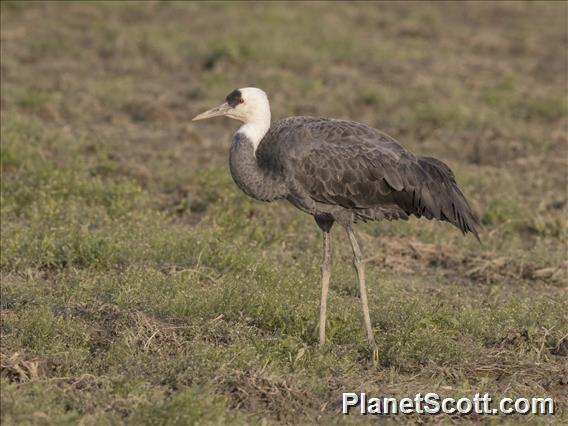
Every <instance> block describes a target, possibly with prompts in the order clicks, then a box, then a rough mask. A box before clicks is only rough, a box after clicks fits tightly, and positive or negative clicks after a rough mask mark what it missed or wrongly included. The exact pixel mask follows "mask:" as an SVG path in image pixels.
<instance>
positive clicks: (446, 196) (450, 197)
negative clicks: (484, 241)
mask: <svg viewBox="0 0 568 426" xmlns="http://www.w3.org/2000/svg"><path fill="white" fill-rule="evenodd" d="M418 167H419V168H420V170H417V172H416V174H417V178H418V179H417V180H418V182H419V184H418V185H417V186H416V187H414V188H412V189H409V190H407V191H401V192H398V193H397V194H399V195H398V196H397V201H398V203H399V205H401V207H403V208H404V209H405V210H406V211H407V213H408V214H413V215H415V216H418V217H420V216H425V217H427V218H428V219H439V220H443V221H446V222H449V223H451V224H452V225H454V226H455V227H457V228H458V229H460V230H461V231H462V232H463V233H464V234H466V233H468V232H471V233H472V234H473V235H474V236H475V238H477V240H478V241H480V240H479V234H478V232H477V228H478V226H479V219H478V218H477V215H476V214H475V212H474V211H473V210H472V208H471V207H470V205H469V203H468V202H467V200H466V199H465V197H464V195H463V193H462V192H461V191H460V189H459V188H458V186H457V184H456V180H455V177H454V174H453V172H452V171H451V170H450V168H449V167H448V166H447V165H445V164H444V163H443V162H441V161H440V160H437V159H435V158H431V157H419V158H418Z"/></svg>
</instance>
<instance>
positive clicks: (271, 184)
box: [229, 116, 479, 238]
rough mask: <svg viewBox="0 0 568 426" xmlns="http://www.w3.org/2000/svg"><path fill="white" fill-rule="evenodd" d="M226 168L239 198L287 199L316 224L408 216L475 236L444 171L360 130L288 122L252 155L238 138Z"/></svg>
mask: <svg viewBox="0 0 568 426" xmlns="http://www.w3.org/2000/svg"><path fill="white" fill-rule="evenodd" d="M229 164H230V170H231V174H232V176H233V179H234V181H235V183H236V184H237V185H238V186H239V188H241V189H242V190H243V191H244V192H245V193H246V194H248V195H249V196H251V197H253V198H256V199H259V200H262V201H274V200H278V199H287V200H288V201H289V202H290V203H292V204H293V205H294V206H296V207H297V208H299V209H301V210H302V211H304V212H306V213H309V214H311V215H312V216H314V217H315V218H316V221H317V222H318V224H319V225H320V226H331V224H333V222H338V223H340V224H341V225H343V226H349V225H350V224H351V223H354V222H361V221H368V220H381V219H388V220H394V219H403V220H406V219H408V217H409V216H410V215H414V216H416V217H422V216H424V217H426V218H428V219H438V220H442V221H446V222H449V223H451V224H452V225H454V226H456V227H457V228H459V229H460V230H461V231H462V232H463V233H464V234H465V233H467V232H471V233H473V234H474V235H475V236H476V237H477V238H479V237H478V234H477V230H476V226H477V225H478V219H477V217H476V215H475V213H474V212H473V211H472V209H471V208H470V206H469V204H468V202H467V201H466V199H465V197H464V196H463V194H462V192H461V191H460V189H459V188H458V186H457V184H456V181H455V178H454V174H453V173H452V171H451V170H450V169H449V167H448V166H446V165H445V164H444V163H442V162H441V161H439V160H436V159H434V158H429V157H417V156H415V155H414V154H412V153H411V152H409V151H408V150H406V149H405V148H404V147H403V146H402V145H401V144H400V143H399V142H398V141H396V140H395V139H394V138H392V137H390V136H388V135H387V134H385V133H383V132H381V131H379V130H376V129H374V128H371V127H369V126H366V125H365V124H361V123H356V122H352V121H345V120H335V119H329V118H318V117H305V116H299V117H289V118H285V119H282V120H280V121H277V122H275V123H274V124H273V125H272V126H271V127H270V129H269V130H268V132H267V133H266V134H265V135H264V137H263V138H262V140H261V141H260V143H259V144H258V147H257V149H256V151H255V149H254V145H253V143H252V142H251V141H250V140H248V139H247V137H246V135H245V134H243V133H239V132H237V133H236V134H235V135H234V136H233V139H232V142H231V149H230V157H229Z"/></svg>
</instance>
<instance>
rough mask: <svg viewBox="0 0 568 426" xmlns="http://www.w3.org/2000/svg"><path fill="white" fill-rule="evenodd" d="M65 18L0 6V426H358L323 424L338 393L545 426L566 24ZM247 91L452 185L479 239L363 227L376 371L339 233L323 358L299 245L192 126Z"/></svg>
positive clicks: (106, 6) (135, 15) (561, 399)
mask: <svg viewBox="0 0 568 426" xmlns="http://www.w3.org/2000/svg"><path fill="white" fill-rule="evenodd" d="M533 6H534V7H533ZM65 7H68V9H65V11H64V10H63V6H61V5H59V4H57V3H46V4H41V5H40V4H29V5H25V6H22V5H21V3H19V2H9V3H6V4H5V3H4V2H3V3H2V33H3V46H2V49H3V51H2V60H3V65H2V66H3V72H2V116H1V118H2V124H1V130H2V133H1V141H2V150H1V167H2V188H1V189H2V193H1V197H2V198H1V205H2V206H1V221H2V238H1V246H0V249H1V259H0V266H1V273H2V285H1V303H0V307H1V327H2V335H1V373H0V377H1V380H2V396H1V407H0V408H1V419H2V423H3V424H6V425H11V424H14V425H20V424H21V425H27V424H34V425H35V424H38V425H39V424H49V425H51V424H57V425H59V424H69V425H71V424H87V425H91V424H92V425H99V424H100V425H103V424H127V425H129V424H130V425H139V424H142V425H145V424H148V425H150V424H152V425H155V424H160V425H186V424H280V423H289V424H311V423H321V424H351V423H363V424H371V423H373V422H374V421H376V419H366V418H357V417H343V416H342V415H341V414H340V402H341V393H342V392H344V391H345V392H348V391H356V390H364V391H366V392H368V393H369V394H374V395H389V396H391V395H392V396H398V397H404V396H413V395H414V394H416V393H418V392H422V393H425V392H438V393H440V394H441V395H443V396H458V397H461V396H469V395H471V394H474V393H477V392H479V393H484V392H488V393H490V394H491V395H492V397H493V398H500V397H504V396H509V397H515V396H523V397H528V398H530V397H533V396H534V397H540V396H552V397H554V398H555V399H556V400H557V402H558V404H559V409H560V410H561V412H560V414H559V415H558V417H555V418H553V419H536V421H541V420H544V421H545V422H547V421H554V420H557V421H558V422H561V420H562V419H564V418H565V416H566V413H565V406H566V403H568V401H567V400H566V396H565V392H564V391H563V386H564V385H563V384H562V383H563V380H564V379H563V376H562V375H565V373H566V372H565V363H566V343H565V339H566V337H565V336H566V333H568V317H567V315H566V312H568V304H567V302H566V300H567V297H566V296H567V293H566V285H565V283H566V268H565V262H566V238H567V229H568V227H567V225H568V223H567V222H566V215H565V213H566V197H565V187H566V174H565V162H564V160H563V159H564V158H565V154H566V143H565V139H563V137H564V136H563V135H564V133H565V131H564V130H565V129H566V123H567V121H566V118H567V117H566V116H567V111H566V102H565V99H564V98H563V97H562V91H563V90H564V91H565V87H566V84H565V83H566V81H565V76H566V73H564V76H562V75H563V74H562V73H561V72H558V70H560V71H562V70H564V71H565V62H563V60H564V59H565V55H564V56H562V55H561V54H560V53H558V52H562V51H563V50H561V45H562V43H561V42H560V41H559V40H561V38H562V36H564V35H565V30H564V29H562V28H563V27H562V22H561V21H562V19H561V17H562V16H561V15H562V13H561V12H563V11H565V5H559V4H556V5H553V4H538V5H522V4H515V3H507V4H497V3H496V4H485V5H481V4H480V5H474V4H470V5H467V6H466V7H468V8H469V9H468V11H469V12H470V18H468V19H472V22H471V23H469V24H467V25H464V24H463V22H462V21H461V19H462V18H460V16H461V11H460V10H461V9H460V10H458V6H457V5H453V6H452V5H446V6H444V7H441V6H440V5H428V7H425V6H420V5H408V4H389V5H386V4H381V5H373V4H359V5H356V6H352V5H348V4H342V3H334V7H333V8H331V7H330V5H329V4H324V3H314V4H306V5H303V6H302V7H298V8H296V7H290V5H285V4H271V5H268V4H250V5H246V6H244V5H239V4H218V3H209V4H202V3H191V4H182V3H161V2H160V3H144V4H133V3H115V2H107V3H97V4H96V5H95V4H89V3H72V4H69V5H68V6H67V5H66V6H65ZM461 7H462V6H461V5H459V8H461ZM40 11H41V13H42V14H41V15H38V13H39V12H40ZM494 15H496V16H508V17H510V20H511V22H512V23H514V25H512V26H506V25H501V24H499V25H493V24H491V25H490V19H491V17H492V16H494ZM38 16H42V19H39V18H38ZM164 22H167V23H168V25H165V24H164ZM87 23H88V25H87ZM259 23H265V24H262V25H261V24H259ZM269 24H270V26H271V31H266V30H265V28H264V25H269ZM545 24H546V25H545ZM291 26H294V30H291V29H290V28H291ZM214 28H224V32H223V33H220V32H218V31H214V30H213V29H214ZM322 28H334V31H331V32H330V31H321V29H322ZM480 34H481V35H480ZM466 40H467V41H468V42H471V45H470V44H467V43H465V41H466ZM550 40H553V41H554V42H550ZM435 46H437V47H436V48H434V47H435ZM519 49H521V50H519ZM522 49H524V50H522ZM519 51H520V52H521V53H519ZM551 55H552V56H551ZM464 58H465V59H464ZM545 59H546V60H547V61H548V62H547V63H548V64H549V68H547V69H546V70H541V69H539V68H538V66H539V64H540V63H541V62H542V61H544V60H545ZM464 60H466V62H467V63H466V65H468V66H469V67H471V71H470V70H469V68H464V65H463V64H464V62H463V61H464ZM555 67H556V68H555ZM555 70H556V71H555ZM474 71H475V72H474ZM536 71H538V72H536ZM543 73H548V74H547V75H546V78H544V77H543V75H542V74H543ZM249 84H255V85H258V86H261V87H263V88H265V89H266V90H267V91H268V92H269V94H270V97H271V102H272V106H273V110H274V115H275V116H276V117H281V116H284V115H288V114H300V113H309V114H317V115H330V116H337V117H349V118H352V119H356V120H360V121H365V122H367V123H369V124H372V125H376V126H378V127H381V128H384V129H385V130H387V131H388V132H389V133H391V134H393V135H394V136H397V137H399V138H400V139H401V140H402V141H403V142H404V143H405V145H406V146H407V147H408V148H411V149H412V150H413V151H414V152H416V153H419V154H421V155H435V156H436V157H439V158H441V159H443V160H444V161H447V162H448V164H449V165H450V166H451V167H452V169H453V170H454V171H455V172H456V176H457V179H458V182H459V183H460V186H461V187H462V188H463V190H464V193H466V194H467V196H468V198H470V199H471V200H472V202H473V204H474V206H475V208H476V209H477V210H478V211H479V212H480V213H481V214H480V216H481V219H482V224H483V227H484V229H483V232H482V240H483V244H481V245H480V244H478V243H477V242H476V241H475V240H474V239H473V238H463V237H462V236H461V235H460V234H459V232H457V231H456V230H455V229H453V228H451V227H450V226H448V225H447V224H439V223H433V222H428V221H425V220H412V221H409V222H404V223H402V222H396V223H391V222H384V223H372V224H367V225H363V226H360V227H358V229H357V232H358V235H359V237H360V239H361V243H362V245H363V249H364V254H365V256H366V258H367V263H366V264H367V281H368V287H369V301H370V307H371V318H372V322H373V328H374V330H375V334H376V337H377V341H378V345H379V347H380V359H379V363H378V364H377V365H373V363H371V362H370V361H369V356H368V355H369V354H368V353H367V349H366V344H365V337H364V332H363V329H362V325H361V312H360V306H359V299H358V292H357V284H356V276H355V273H354V271H353V270H352V267H351V264H350V262H351V254H350V250H349V248H348V244H347V241H346V238H345V236H344V235H343V233H342V232H341V229H338V227H337V228H334V230H333V245H334V264H333V272H332V280H331V292H330V301H329V308H328V324H327V335H328V340H329V342H328V344H326V345H325V346H324V347H323V348H320V347H319V346H318V345H317V341H318V338H317V336H318V329H317V327H318V308H319V294H320V288H319V263H320V255H321V253H320V250H321V241H320V235H319V233H318V231H317V227H316V226H315V224H314V223H313V220H312V219H311V218H310V217H308V216H306V215H304V214H302V213H300V212H298V211H296V210H294V209H293V208H292V207H291V206H287V205H286V203H273V204H262V203H260V202H256V201H254V200H251V199H249V198H247V197H246V196H245V195H244V194H242V193H240V192H239V191H238V189H237V188H236V186H235V185H234V183H233V182H232V180H231V178H230V175H229V174H228V170H227V167H226V157H227V149H228V147H227V143H226V140H227V138H228V135H229V134H230V132H231V131H233V130H234V128H235V123H233V122H231V123H228V122H223V121H221V120H220V121H215V122H211V123H204V124H201V125H199V126H194V125H193V124H189V122H188V120H189V118H190V117H192V116H193V115H195V113H197V112H199V111H201V110H202V109H205V108H208V107H211V106H212V105H214V104H216V103H218V102H219V101H220V100H221V99H222V97H223V96H224V95H225V94H226V92H229V91H230V90H232V89H233V88H234V87H236V86H243V85H249ZM529 88H530V90H529ZM563 129H564V130H563ZM563 339H564V340H563ZM563 342H564V343H563ZM563 416H564V417H563ZM398 420H399V421H401V422H409V423H414V422H416V421H426V422H434V423H448V422H453V421H454V419H453V418H450V417H446V416H436V417H428V418H426V417H418V416H410V417H404V418H400V419H398ZM461 420H463V421H465V422H476V421H489V422H501V421H507V420H508V421H515V422H517V421H525V422H529V423H530V422H534V421H535V419H534V418H530V417H514V418H511V419H493V418H492V419H486V418H478V417H477V418H476V417H471V418H466V419H460V421H461ZM395 421H396V419H395Z"/></svg>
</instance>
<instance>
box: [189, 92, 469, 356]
mask: <svg viewBox="0 0 568 426" xmlns="http://www.w3.org/2000/svg"><path fill="white" fill-rule="evenodd" d="M217 116H227V117H231V118H234V119H236V120H239V121H241V122H243V123H244V124H243V125H242V126H241V127H240V128H239V130H238V131H237V133H235V134H234V135H233V139H232V141H231V149H230V155H229V166H230V169H231V174H232V176H233V179H234V181H235V183H236V184H237V185H238V186H239V188H241V189H242V190H243V191H244V192H245V193H246V194H248V195H250V196H251V197H253V198H256V199H258V200H262V201H274V200H281V199H286V200H288V201H289V202H290V203H292V204H293V205H294V206H296V207H297V208H299V209H300V210H302V211H304V212H306V213H309V214H311V215H312V216H314V218H315V219H316V222H317V224H318V225H319V227H320V228H321V230H322V231H323V232H322V234H323V261H322V265H321V273H322V274H321V284H322V286H321V288H322V293H321V299H320V319H319V342H320V344H321V345H323V344H325V341H326V338H325V324H326V318H327V317H326V315H327V314H326V312H327V298H328V293H329V283H330V276H331V257H332V256H331V233H330V230H331V227H332V226H333V224H334V223H335V222H338V223H339V224H340V225H342V226H343V227H344V228H345V230H346V232H347V236H348V238H349V243H350V244H351V248H352V249H353V266H354V267H355V269H356V271H357V277H358V280H359V291H360V295H361V307H362V310H363V322H364V324H365V330H366V333H367V341H368V343H369V349H370V350H371V352H372V354H373V360H374V361H376V360H377V359H378V347H377V345H376V343H375V338H374V332H373V324H372V322H371V318H370V314H369V303H368V300H367V290H366V284H365V266H364V261H363V254H362V252H361V249H360V247H359V244H358V242H357V238H356V237H355V234H354V232H353V229H352V226H351V225H352V224H353V223H355V222H361V221H368V220H380V219H388V220H394V219H408V217H409V216H410V215H414V216H417V217H422V216H424V217H426V218H428V219H439V220H442V221H446V222H449V223H451V224H453V225H455V226H456V227H458V228H459V229H460V230H461V231H462V232H463V233H464V234H465V233H468V232H471V233H473V234H474V235H475V236H476V237H477V238H478V239H479V237H478V235H477V230H476V226H477V225H478V220H477V217H476V216H475V214H474V212H473V211H472V210H471V208H470V207H469V205H468V203H467V201H466V199H465V197H464V196H463V194H462V193H461V191H460V190H459V188H458V186H457V184H456V181H455V178H454V174H453V173H452V171H451V170H450V169H449V167H448V166H446V165H445V164H444V163H442V162H441V161H439V160H436V159H435V158H429V157H416V156H415V155H414V154H412V153H411V152H409V151H407V150H406V149H405V148H404V147H403V146H402V145H401V144H400V143H398V142H397V141H396V140H395V139H393V138H392V137H390V136H388V135H387V134H385V133H383V132H381V131H379V130H376V129H373V128H371V127H369V126H366V125H364V124H361V123H356V122H353V121H345V120H334V119H330V118H318V117H290V118H285V119H283V120H280V121H277V122H276V123H274V124H272V125H270V105H269V102H268V97H267V95H266V93H265V92H264V91H262V90H260V89H258V88H256V87H245V88H242V89H236V90H233V91H232V92H231V93H229V95H227V97H226V99H225V102H224V103H223V104H221V105H219V106H218V107H216V108H212V109H210V110H208V111H205V112H203V113H201V114H199V115H197V116H196V117H194V118H193V120H203V119H206V118H211V117H217Z"/></svg>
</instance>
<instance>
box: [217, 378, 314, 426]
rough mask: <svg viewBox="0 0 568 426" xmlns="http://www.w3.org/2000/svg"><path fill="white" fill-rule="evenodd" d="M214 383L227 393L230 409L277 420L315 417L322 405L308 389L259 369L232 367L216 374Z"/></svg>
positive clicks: (284, 420)
mask: <svg viewBox="0 0 568 426" xmlns="http://www.w3.org/2000/svg"><path fill="white" fill-rule="evenodd" d="M216 383H217V386H218V387H219V388H220V389H221V391H222V393H223V394H225V395H229V396H230V402H229V403H230V406H231V408H233V409H237V410H243V411H246V412H249V413H256V414H257V415H259V416H262V417H266V418H270V419H274V420H277V421H279V422H286V421H288V420H292V419H294V418H298V417H300V416H301V417H302V418H313V419H315V418H316V417H317V414H318V412H319V411H320V410H322V409H323V408H325V406H322V405H321V404H322V402H321V401H318V400H316V399H314V396H313V394H311V393H310V392H308V391H306V390H304V389H301V388H300V387H298V386H297V385H295V384H294V383H291V382H288V381H286V380H285V379H282V378H279V377H275V376H272V375H268V374H263V373H262V372H256V371H251V370H235V371H232V372H228V373H226V374H223V375H222V376H218V377H217V379H216Z"/></svg>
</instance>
